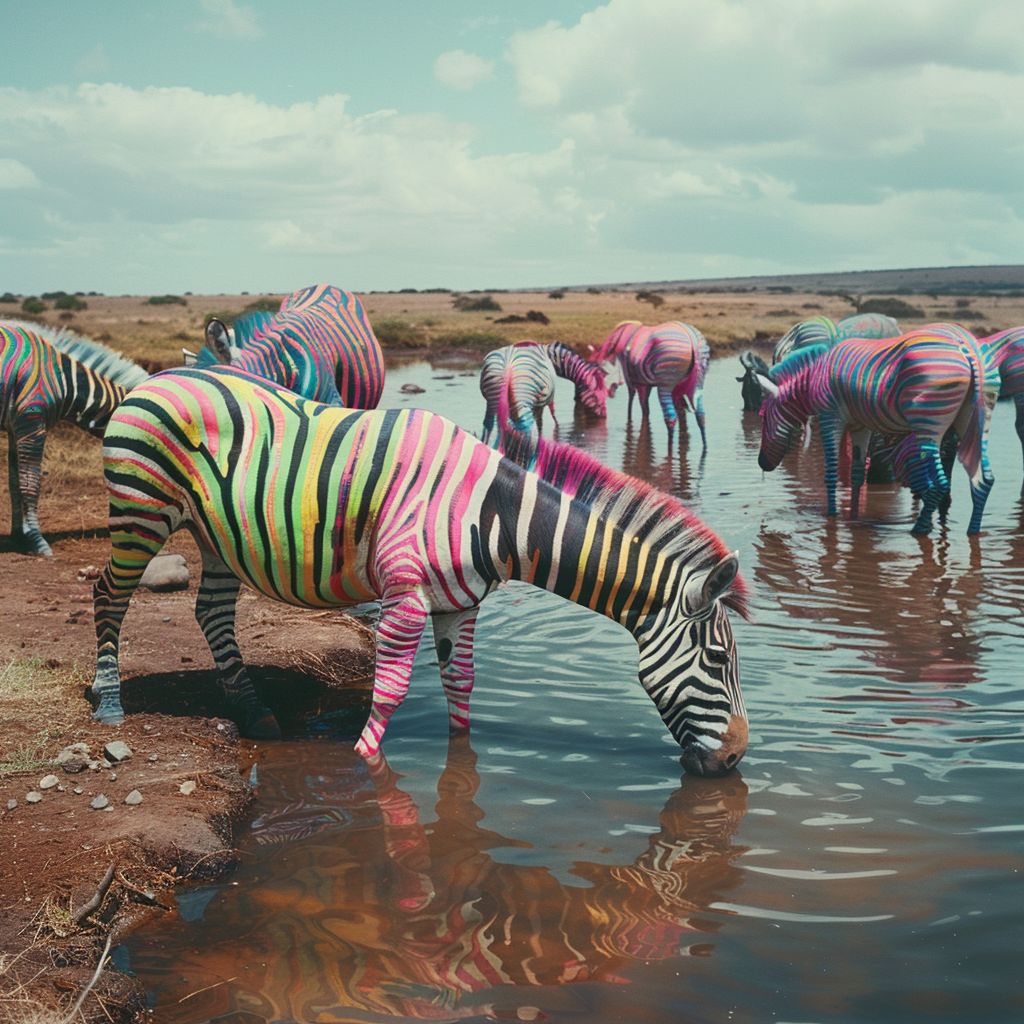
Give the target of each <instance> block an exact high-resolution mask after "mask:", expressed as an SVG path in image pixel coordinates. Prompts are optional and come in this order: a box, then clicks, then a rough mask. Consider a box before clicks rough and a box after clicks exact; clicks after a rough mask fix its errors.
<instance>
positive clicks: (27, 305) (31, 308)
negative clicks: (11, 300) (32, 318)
mask: <svg viewBox="0 0 1024 1024" xmlns="http://www.w3.org/2000/svg"><path fill="white" fill-rule="evenodd" d="M21 311H22V313H45V312H46V303H45V302H40V301H39V300H38V299H37V298H36V297H35V296H34V295H30V296H29V297H28V298H27V299H26V300H25V301H24V302H23V303H22V304H21Z"/></svg>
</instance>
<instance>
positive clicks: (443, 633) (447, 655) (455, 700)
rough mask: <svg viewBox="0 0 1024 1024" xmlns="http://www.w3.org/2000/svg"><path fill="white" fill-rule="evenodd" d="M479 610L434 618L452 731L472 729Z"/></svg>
mask: <svg viewBox="0 0 1024 1024" xmlns="http://www.w3.org/2000/svg"><path fill="white" fill-rule="evenodd" d="M479 611H480V608H479V607H474V608H467V609H465V610H464V611H457V612H445V613H443V614H436V613H435V614H434V615H432V616H431V619H432V621H433V626H434V647H435V648H436V649H437V660H438V664H439V665H440V667H441V685H442V686H443V687H444V694H445V696H446V697H447V698H448V727H449V729H468V728H469V696H470V694H471V693H472V692H473V634H474V631H475V630H476V617H477V614H478V613H479Z"/></svg>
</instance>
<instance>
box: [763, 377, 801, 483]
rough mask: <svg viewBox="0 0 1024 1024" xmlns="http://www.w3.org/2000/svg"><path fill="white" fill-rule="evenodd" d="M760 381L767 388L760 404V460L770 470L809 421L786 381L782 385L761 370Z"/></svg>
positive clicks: (766, 470) (765, 469)
mask: <svg viewBox="0 0 1024 1024" xmlns="http://www.w3.org/2000/svg"><path fill="white" fill-rule="evenodd" d="M757 382H758V384H760V385H761V389H762V391H763V392H764V401H763V403H762V404H761V450H760V451H759V452H758V454H757V464H758V465H759V466H760V467H761V468H762V469H763V470H764V471H765V472H767V473H770V472H771V471H772V470H773V469H775V467H776V466H777V465H778V464H779V463H780V462H781V461H782V459H783V457H784V456H785V454H786V452H787V451H789V446H790V443H791V442H792V440H793V438H794V436H796V435H798V434H799V432H800V429H801V427H803V425H804V424H805V423H806V422H807V416H806V414H803V413H801V411H800V409H799V408H798V407H797V406H796V404H795V403H794V402H792V401H790V400H789V399H788V396H787V393H786V387H785V385H783V386H782V387H781V388H780V387H779V385H778V384H776V383H775V382H774V381H773V380H770V379H769V378H768V377H765V376H763V375H762V374H758V375H757Z"/></svg>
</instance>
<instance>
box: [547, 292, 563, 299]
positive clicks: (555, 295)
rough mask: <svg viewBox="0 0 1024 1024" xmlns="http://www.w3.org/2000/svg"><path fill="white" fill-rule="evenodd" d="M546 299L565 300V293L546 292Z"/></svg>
mask: <svg viewBox="0 0 1024 1024" xmlns="http://www.w3.org/2000/svg"><path fill="white" fill-rule="evenodd" d="M548 298H549V299H564V298H565V292H563V291H553V292H548Z"/></svg>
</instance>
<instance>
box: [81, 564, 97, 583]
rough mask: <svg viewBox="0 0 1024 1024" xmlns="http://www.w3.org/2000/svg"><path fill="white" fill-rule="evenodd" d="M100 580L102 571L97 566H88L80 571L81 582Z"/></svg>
mask: <svg viewBox="0 0 1024 1024" xmlns="http://www.w3.org/2000/svg"><path fill="white" fill-rule="evenodd" d="M99 578H100V571H99V569H97V568H96V566H95V565H86V566H84V567H83V568H81V569H79V570H78V579H79V580H80V581H83V582H84V581H85V580H98V579H99Z"/></svg>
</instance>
